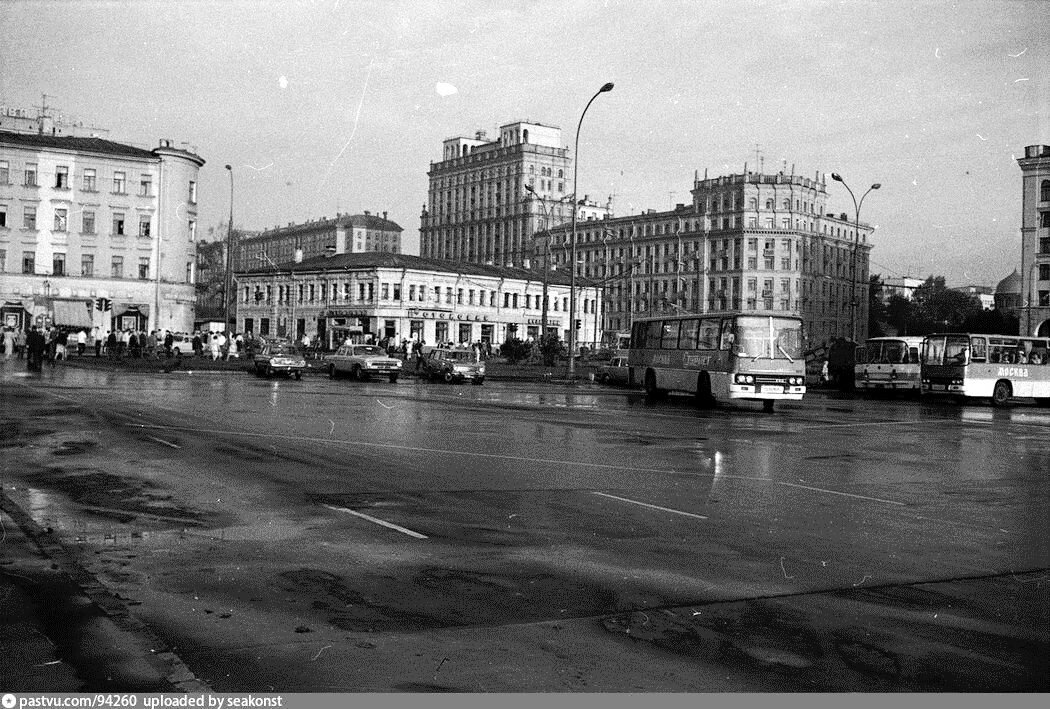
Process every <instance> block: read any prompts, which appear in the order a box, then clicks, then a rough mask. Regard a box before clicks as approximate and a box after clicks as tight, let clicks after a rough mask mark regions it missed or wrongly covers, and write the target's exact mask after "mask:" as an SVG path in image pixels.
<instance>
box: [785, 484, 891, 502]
mask: <svg viewBox="0 0 1050 709" xmlns="http://www.w3.org/2000/svg"><path fill="white" fill-rule="evenodd" d="M771 482H775V483H776V484H777V485H785V486H787V487H797V488H801V489H803V490H812V491H813V492H823V493H827V494H828V495H841V496H842V497H856V498H857V499H859V500H869V501H871V502H882V503H885V504H887V505H900V506H901V507H906V504H905V503H903V502H897V501H896V500H884V499H882V498H881V497H868V496H867V495H856V494H854V493H852V492H839V491H838V490H827V489H825V488H822V487H812V486H810V485H799V484H797V483H788V482H784V481H783V480H772V481H771Z"/></svg>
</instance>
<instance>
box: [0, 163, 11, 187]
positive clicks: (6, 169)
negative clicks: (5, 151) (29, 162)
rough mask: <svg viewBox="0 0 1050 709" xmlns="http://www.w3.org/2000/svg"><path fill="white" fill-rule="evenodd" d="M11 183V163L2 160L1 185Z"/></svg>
mask: <svg viewBox="0 0 1050 709" xmlns="http://www.w3.org/2000/svg"><path fill="white" fill-rule="evenodd" d="M9 184H11V165H10V164H9V163H8V162H7V161H6V160H0V185H9Z"/></svg>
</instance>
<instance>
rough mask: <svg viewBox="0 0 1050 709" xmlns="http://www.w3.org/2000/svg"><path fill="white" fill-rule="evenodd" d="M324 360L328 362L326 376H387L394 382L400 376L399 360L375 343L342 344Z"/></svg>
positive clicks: (359, 379)
mask: <svg viewBox="0 0 1050 709" xmlns="http://www.w3.org/2000/svg"><path fill="white" fill-rule="evenodd" d="M325 362H327V363H328V376H329V377H331V378H332V379H335V378H337V377H341V376H345V375H348V376H350V377H353V378H354V379H356V380H357V381H364V380H366V379H371V378H372V377H387V378H388V379H389V380H390V382H391V383H394V382H396V381H397V378H398V377H399V376H401V360H399V359H397V358H396V357H391V356H390V355H388V354H387V353H386V351H385V350H384V349H383V348H382V347H378V346H376V345H355V344H351V343H347V344H343V345H340V347H339V349H337V350H336V351H335V352H333V353H332V354H330V355H328V356H327V357H325Z"/></svg>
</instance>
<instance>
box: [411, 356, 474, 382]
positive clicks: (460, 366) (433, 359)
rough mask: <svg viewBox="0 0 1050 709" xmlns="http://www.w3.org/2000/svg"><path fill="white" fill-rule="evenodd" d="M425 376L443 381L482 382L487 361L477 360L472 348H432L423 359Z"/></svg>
mask: <svg viewBox="0 0 1050 709" xmlns="http://www.w3.org/2000/svg"><path fill="white" fill-rule="evenodd" d="M423 376H425V377H426V378H427V379H431V380H441V381H443V382H448V383H452V382H464V381H469V382H471V383H472V384H482V383H484V381H485V363H484V362H475V361H474V353H473V352H471V351H470V350H431V351H430V354H428V355H427V358H426V359H425V360H423Z"/></svg>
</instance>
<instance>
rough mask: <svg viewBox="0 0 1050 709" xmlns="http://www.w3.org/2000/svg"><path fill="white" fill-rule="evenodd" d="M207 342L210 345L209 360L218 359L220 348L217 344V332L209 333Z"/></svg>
mask: <svg viewBox="0 0 1050 709" xmlns="http://www.w3.org/2000/svg"><path fill="white" fill-rule="evenodd" d="M209 344H210V346H211V361H212V362H214V361H215V360H217V359H219V352H220V350H221V347H220V345H219V333H217V332H213V333H212V334H211V342H210V343H209Z"/></svg>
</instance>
